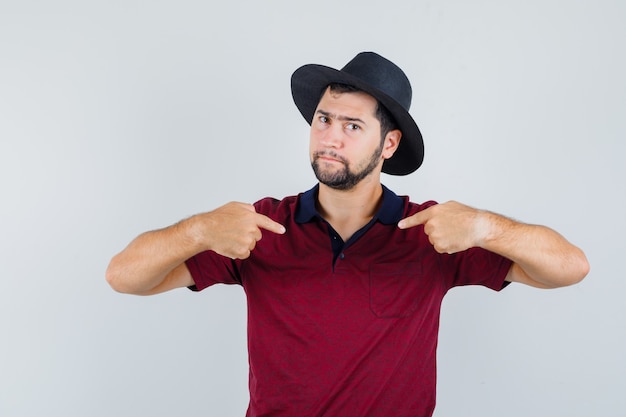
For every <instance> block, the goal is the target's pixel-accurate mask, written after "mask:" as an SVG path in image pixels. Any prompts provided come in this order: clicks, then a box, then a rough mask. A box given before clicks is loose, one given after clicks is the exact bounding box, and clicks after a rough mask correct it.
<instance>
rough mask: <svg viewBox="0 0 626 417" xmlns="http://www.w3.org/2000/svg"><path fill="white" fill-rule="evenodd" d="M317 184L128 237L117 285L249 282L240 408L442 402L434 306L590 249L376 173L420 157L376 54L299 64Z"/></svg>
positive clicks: (557, 275)
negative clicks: (412, 190)
mask: <svg viewBox="0 0 626 417" xmlns="http://www.w3.org/2000/svg"><path fill="white" fill-rule="evenodd" d="M292 93H293V97H294V101H295V103H296V105H297V107H298V108H299V110H300V112H301V113H302V115H303V116H304V117H305V119H306V120H307V122H309V123H310V124H311V136H310V157H311V165H312V167H313V170H314V171H315V174H316V176H317V178H318V180H319V184H317V185H316V186H315V187H314V188H312V189H311V190H309V191H307V192H305V193H302V194H299V195H297V196H291V197H287V198H284V199H283V200H280V201H278V200H275V199H271V198H266V199H263V200H261V201H259V202H257V203H255V204H254V205H251V204H243V203H229V204H226V205H224V206H222V207H220V208H217V209H215V210H213V211H211V212H207V213H202V214H198V215H196V216H193V217H191V218H188V219H186V220H183V221H181V222H179V223H177V224H175V225H173V226H170V227H168V228H165V229H162V230H156V231H152V232H148V233H145V234H143V235H140V236H139V237H137V238H136V239H135V240H134V241H132V242H131V243H130V245H129V246H128V247H127V248H125V249H124V250H123V251H122V252H121V253H119V254H118V255H116V256H115V257H114V258H113V259H112V260H111V263H110V265H109V268H108V270H107V280H108V282H109V283H110V285H111V286H112V287H113V288H114V289H115V290H117V291H120V292H127V293H133V294H141V295H148V294H155V293H160V292H163V291H167V290H171V289H173V288H178V287H190V288H191V289H194V290H202V289H204V288H207V287H209V286H211V285H213V284H216V283H226V284H238V285H241V286H242V287H243V289H244V291H245V292H246V296H247V304H248V315H249V320H248V339H249V362H250V405H249V408H248V414H247V415H248V416H262V415H263V416H266V415H267V416H269V415H271V416H346V415H351V416H352V415H353V416H381V417H383V416H384V417H388V416H395V417H403V416H411V417H425V416H430V415H432V413H433V409H434V406H435V377H436V370H435V357H436V346H437V332H438V323H439V310H440V306H441V302H442V299H443V296H444V295H445V294H446V292H447V291H448V290H449V289H450V288H452V287H455V286H460V285H472V284H474V285H483V286H486V287H489V288H491V289H494V290H497V291H498V290H501V289H502V288H504V287H505V286H506V284H508V283H509V282H521V283H525V284H528V285H532V286H536V287H541V288H554V287H560V286H565V285H570V284H574V283H576V282H578V281H580V280H581V279H583V277H584V276H585V275H586V274H587V272H588V269H589V266H588V263H587V260H586V258H585V255H584V254H583V253H582V252H581V251H580V250H579V249H578V248H576V247H575V246H573V245H571V244H570V243H569V242H567V241H566V240H565V239H564V238H563V237H561V236H560V235H559V234H557V233H556V232H554V231H553V230H551V229H548V228H546V227H542V226H533V225H526V224H522V223H518V222H514V221H512V220H510V219H507V218H505V217H502V216H499V215H496V214H493V213H490V212H486V211H482V210H477V209H474V208H471V207H467V206H465V205H463V204H460V203H456V202H448V203H445V204H436V203H434V202H428V203H425V204H421V205H420V204H415V203H412V202H410V201H409V200H408V198H407V197H399V196H397V195H395V194H394V193H393V192H392V191H390V190H389V189H387V188H386V187H384V186H383V185H382V184H381V182H380V173H381V172H386V173H389V174H392V175H406V174H408V173H411V172H413V171H415V170H416V169H417V168H419V166H420V165H421V163H422V159H423V142H422V137H421V134H420V131H419V129H418V127H417V125H416V124H415V122H414V120H413V118H412V117H411V116H410V115H409V113H408V109H409V106H410V101H411V87H410V84H409V81H408V79H407V78H406V76H405V75H404V73H403V72H402V71H401V70H400V68H398V67H397V66H396V65H395V64H393V63H392V62H390V61H388V60H386V59H385V58H383V57H381V56H379V55H377V54H374V53H361V54H359V55H357V56H356V57H355V58H354V59H353V60H352V61H350V62H349V63H348V64H347V65H346V66H345V67H344V68H343V69H342V70H335V69H332V68H328V67H324V66H320V65H305V66H303V67H301V68H299V69H298V70H296V72H295V73H294V74H293V76H292Z"/></svg>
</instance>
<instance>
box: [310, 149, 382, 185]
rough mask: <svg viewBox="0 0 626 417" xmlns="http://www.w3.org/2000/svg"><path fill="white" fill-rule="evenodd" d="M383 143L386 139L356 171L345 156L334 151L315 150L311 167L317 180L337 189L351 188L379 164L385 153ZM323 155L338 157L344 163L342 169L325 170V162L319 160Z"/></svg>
mask: <svg viewBox="0 0 626 417" xmlns="http://www.w3.org/2000/svg"><path fill="white" fill-rule="evenodd" d="M383 145H384V141H381V143H380V146H379V147H378V149H376V150H375V151H374V152H373V153H372V155H371V156H370V157H369V159H365V160H363V161H361V163H359V165H358V167H357V169H356V170H355V171H351V170H350V165H349V163H348V161H347V160H346V159H345V158H343V157H341V156H339V155H337V154H335V153H334V152H332V151H326V152H323V151H318V152H315V153H314V154H313V161H312V162H311V167H312V168H313V172H314V173H315V176H316V177H317V180H318V181H319V182H321V183H322V184H324V185H326V186H328V187H330V188H333V189H335V190H342V191H346V190H351V189H352V188H354V187H355V186H356V185H357V184H358V183H359V182H361V181H362V180H363V179H364V178H365V177H367V176H368V175H369V174H371V173H372V171H374V169H375V168H376V167H377V166H378V163H379V162H380V157H381V156H382V154H383ZM321 156H330V157H331V158H334V159H337V160H338V161H340V162H341V164H343V167H342V168H341V169H337V170H336V171H329V170H324V169H323V168H322V166H321V165H322V164H323V163H320V161H319V158H320V157H321Z"/></svg>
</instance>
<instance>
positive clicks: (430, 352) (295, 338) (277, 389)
mask: <svg viewBox="0 0 626 417" xmlns="http://www.w3.org/2000/svg"><path fill="white" fill-rule="evenodd" d="M317 190H318V188H317V186H316V187H314V188H313V189H311V190H309V191H307V192H306V193H303V194H300V195H298V196H292V197H287V198H285V199H283V200H282V201H278V200H275V199H271V198H266V199H263V200H261V201H259V202H257V203H256V204H255V207H256V210H257V211H258V212H259V213H263V214H265V215H267V216H268V217H270V218H272V219H274V220H275V221H277V222H279V223H281V224H283V225H284V226H285V227H286V229H287V232H286V233H285V234H284V235H277V234H273V233H271V232H263V238H262V239H261V240H260V241H259V242H258V244H257V246H256V248H255V249H254V250H253V251H252V254H251V256H250V257H249V258H248V259H245V260H236V261H232V260H230V259H228V258H225V257H222V256H220V255H217V254H215V253H214V252H211V251H207V252H203V253H200V254H198V255H196V256H194V257H193V258H191V259H189V260H188V261H187V266H188V267H189V270H190V271H191V274H192V276H193V279H194V281H195V283H196V288H195V289H197V290H202V289H204V288H206V287H209V286H211V285H213V284H216V283H224V284H239V285H241V286H242V287H243V289H244V291H245V292H246V296H247V304H248V351H249V363H250V380H249V386H250V405H249V408H248V413H247V416H249V417H253V416H255V417H256V416H272V417H278V416H285V417H294V416H298V417H306V416H311V417H313V416H315V417H319V416H327V417H330V416H338V417H339V416H340V417H346V416H359V417H365V416H368V417H374V416H379V417H390V416H393V417H405V416H406V417H409V416H410V417H426V416H431V415H432V413H433V410H434V407H435V383H436V367H435V360H436V347H437V332H438V326H439V310H440V306H441V302H442V299H443V296H444V295H445V294H446V292H447V291H448V290H449V289H450V288H452V287H455V286H460V285H470V284H478V285H483V286H486V287H489V288H491V289H494V290H500V289H502V288H503V287H504V285H505V282H504V278H505V276H506V274H507V272H508V270H509V268H510V265H511V261H509V260H507V259H505V258H503V257H501V256H499V255H496V254H494V253H491V252H488V251H485V250H483V249H479V248H472V249H470V250H467V251H465V252H461V253H457V254H454V255H445V254H443V255H442V254H439V253H437V252H436V251H435V250H434V248H433V247H432V245H431V244H430V243H429V241H428V237H427V236H426V235H425V234H424V232H423V227H421V226H418V227H414V228H411V229H407V230H401V229H399V228H398V227H397V226H396V224H397V222H398V221H399V220H400V219H402V218H404V217H406V216H409V215H411V214H414V213H416V212H418V211H420V210H422V209H424V208H426V207H428V206H431V205H433V204H435V203H434V202H428V203H425V204H422V205H419V204H415V203H411V202H409V200H408V197H398V196H397V195H395V194H394V193H393V192H391V191H390V190H388V189H387V188H384V194H383V204H382V207H381V209H380V211H379V213H378V214H377V215H376V217H375V218H374V219H373V220H372V221H371V222H370V223H369V224H368V225H367V226H365V227H364V228H363V229H361V230H360V231H359V232H357V233H356V234H355V235H354V236H353V237H352V238H350V240H349V241H348V242H345V243H344V242H342V241H341V238H340V237H339V235H338V234H337V233H336V232H335V231H334V230H333V229H332V227H331V226H330V225H329V224H328V223H327V222H325V221H324V220H323V219H322V218H321V217H320V216H319V214H318V213H317V211H316V209H315V200H316V196H317Z"/></svg>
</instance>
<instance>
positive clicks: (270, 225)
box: [257, 214, 286, 235]
mask: <svg viewBox="0 0 626 417" xmlns="http://www.w3.org/2000/svg"><path fill="white" fill-rule="evenodd" d="M257 219H258V220H257V225H258V226H259V227H260V228H261V229H265V230H269V231H270V232H273V233H277V234H279V235H282V234H283V233H285V231H286V229H285V226H283V225H282V224H280V223H277V222H275V221H274V220H272V219H270V218H269V217H267V216H265V215H263V214H257Z"/></svg>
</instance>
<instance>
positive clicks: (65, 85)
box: [0, 0, 626, 417]
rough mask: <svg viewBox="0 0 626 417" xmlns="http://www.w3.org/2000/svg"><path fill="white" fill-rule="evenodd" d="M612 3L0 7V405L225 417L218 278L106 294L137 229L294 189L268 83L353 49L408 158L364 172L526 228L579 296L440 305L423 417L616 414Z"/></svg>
mask: <svg viewBox="0 0 626 417" xmlns="http://www.w3.org/2000/svg"><path fill="white" fill-rule="evenodd" d="M625 4H626V3H624V2H623V1H622V0H613V1H611V0H574V1H563V0H541V1H540V0H528V1H523V2H522V1H512V0H502V1H496V0H493V1H486V0H482V1H462V0H457V1H454V0H445V1H409V0H406V1H384V2H381V1H377V2H374V1H369V0H354V1H344V2H340V1H336V0H333V1H327V0H320V1H316V2H310V3H299V2H295V1H287V0H285V1H256V0H255V1H252V0H248V1H238V2H237V1H234V2H206V1H204V2H203V1H192V0H182V1H169V0H164V1H136V0H130V1H128V0H127V1H101V2H89V1H68V0H60V1H54V2H45V1H9V0H0V199H1V203H0V415H1V416H7V417H9V416H11V417H13V416H16V417H17V416H103V417H105V416H106V417H108V416H153V417H155V416H174V415H184V416H226V417H228V416H243V415H244V413H245V409H246V406H247V396H248V394H247V357H246V336H245V314H246V313H245V300H244V296H243V291H241V289H240V288H237V287H225V286H221V287H215V288H211V289H210V290H207V291H205V292H202V293H200V294H193V293H191V292H190V291H187V290H184V289H182V290H178V291H174V292H171V293H168V294H163V295H160V296H155V297H151V298H141V297H134V296H128V295H120V294H117V293H115V292H113V291H112V290H111V289H110V288H109V287H108V286H107V284H106V282H105V280H104V271H105V269H106V266H107V264H108V262H109V260H110V258H111V257H112V256H113V255H114V254H115V253H117V252H118V251H120V250H121V249H122V248H123V247H124V246H125V245H126V244H127V243H128V242H129V241H130V240H131V239H132V238H134V237H135V236H136V235H137V234H139V233H141V232H143V231H146V230H150V229H155V228H159V227H164V226H167V225H169V224H171V223H173V222H175V221H177V220H179V219H181V218H184V217H187V216H189V215H191V214H194V213H197V212H201V211H205V210H210V209H212V208H215V207H217V206H219V205H222V204H223V203H226V202H228V201H230V200H240V201H247V202H253V201H255V200H257V199H259V198H261V197H264V196H274V197H283V196H285V195H290V194H295V193H298V192H300V191H304V190H306V189H308V188H309V187H311V186H312V185H313V184H314V182H315V178H314V176H313V174H312V172H311V169H310V167H309V164H308V155H307V152H308V130H307V125H306V123H305V122H304V121H303V119H302V118H301V116H300V115H299V113H298V111H297V109H296V108H295V106H294V105H293V102H292V99H291V93H290V89H289V77H290V76H291V73H292V72H293V71H294V70H295V69H296V68H297V67H299V66H300V65H303V64H307V63H320V64H325V65H329V66H333V67H336V68H337V67H341V66H343V65H344V64H345V63H346V62H348V61H349V60H350V59H351V58H352V57H353V56H354V55H355V54H356V53H358V52H359V51H363V50H373V51H376V52H378V53H380V54H382V55H383V56H386V57H388V58H389V59H391V60H392V61H394V62H396V63H397V64H399V65H400V66H401V67H402V68H403V69H404V70H405V72H406V73H407V75H408V76H409V78H410V79H411V81H412V83H413V91H414V94H413V106H412V109H411V112H412V114H413V115H414V117H415V118H416V120H417V122H418V124H419V126H420V128H421V129H422V132H423V134H424V137H425V141H426V159H425V163H424V165H423V167H422V168H421V169H420V170H419V171H418V172H416V173H415V174H412V175H410V176H407V177H398V178H396V177H389V176H385V177H384V178H383V182H384V183H385V184H386V185H388V186H389V187H391V188H392V189H394V190H395V191H396V192H398V193H400V194H408V195H410V196H411V198H412V199H413V200H414V201H417V202H421V201H425V200H429V199H435V200H439V201H446V200H450V199H455V200H459V201H462V202H465V203H467V204H471V205H474V206H478V207H482V208H488V209H490V210H493V211H497V212H501V213H504V214H506V215H509V216H511V217H514V218H517V219H520V220H523V221H527V222H532V223H541V224H546V225H549V226H551V227H553V228H555V229H557V230H558V231H560V232H561V233H562V234H564V235H565V236H566V237H567V238H568V239H570V240H571V241H572V242H574V243H575V244H577V245H579V246H581V247H582V248H583V249H584V250H585V252H586V253H587V255H588V258H589V260H590V262H591V266H592V271H591V273H590V274H589V276H588V278H587V279H586V280H585V281H584V282H583V283H581V284H580V285H578V286H575V287H570V288H565V289H559V290H553V291H540V290H535V289H531V288H526V287H523V286H521V285H512V286H510V287H509V288H508V289H506V290H505V291H503V292H502V293H500V294H498V293H494V292H491V291H489V290H486V289H482V288H462V289H455V290H453V291H452V292H451V293H450V294H449V295H448V297H447V298H446V300H445V302H444V306H443V313H442V322H441V337H440V348H439V385H438V407H437V411H436V416H438V417H457V416H483V417H484V416H494V417H495V416H497V417H501V416H509V417H517V416H519V417H527V416H551V417H553V416H567V417H575V416H581V417H582V416H603V417H609V416H623V415H625V414H626V396H625V395H624V387H625V386H626V377H625V375H626V361H625V359H624V358H625V356H626V355H625V354H624V352H625V351H626V335H625V327H626V326H625V317H626V307H625V306H624V302H623V298H624V297H625V292H624V290H626V284H625V282H624V272H623V267H622V265H623V260H624V257H625V256H626V253H625V249H624V248H625V244H624V235H625V233H626V221H625V220H624V213H625V210H626V197H625V192H624V180H625V179H626V170H625V168H624V163H623V159H624V158H625V155H626V145H625V141H624V139H625V135H626V126H625V119H626V117H625V116H626V81H625V77H624V74H626V60H625V53H624V52H625V50H626V25H624V22H625V21H626V5H625Z"/></svg>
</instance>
